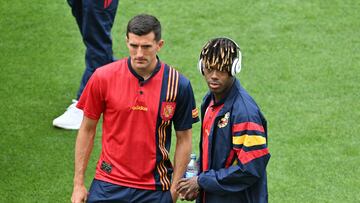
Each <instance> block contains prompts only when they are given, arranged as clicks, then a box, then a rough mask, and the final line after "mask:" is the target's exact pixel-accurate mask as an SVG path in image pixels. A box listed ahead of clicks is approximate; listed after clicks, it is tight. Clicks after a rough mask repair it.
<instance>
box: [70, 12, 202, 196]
mask: <svg viewBox="0 0 360 203" xmlns="http://www.w3.org/2000/svg"><path fill="white" fill-rule="evenodd" d="M126 44H127V47H128V49H129V53H130V57H128V58H124V59H121V60H119V61H116V62H113V63H110V64H108V65H105V66H103V67H101V68H99V69H97V70H96V71H95V73H94V74H93V75H92V77H91V78H90V80H89V82H88V84H87V85H86V87H85V89H84V92H83V94H82V95H81V97H80V100H79V103H78V104H77V107H78V108H80V109H82V110H83V111H84V119H83V121H82V124H81V127H80V130H79V133H78V137H77V140H76V149H75V175H74V189H73V194H72V202H74V203H75V202H76V203H77V202H82V201H84V200H87V201H88V202H106V201H112V202H173V201H176V199H177V194H176V188H175V184H174V183H176V182H177V181H178V180H179V179H180V178H181V177H182V176H183V174H184V172H185V168H186V165H187V162H188V161H189V159H188V157H189V155H190V152H191V138H192V132H191V128H192V124H193V123H194V122H197V121H198V113H197V110H196V105H195V100H194V95H193V91H192V87H191V84H190V81H189V80H188V79H186V78H185V77H184V76H182V75H181V74H179V73H178V72H177V71H176V70H175V69H173V68H171V67H170V66H168V65H167V64H165V63H163V62H161V61H160V60H159V58H158V57H157V53H158V51H160V49H161V48H162V47H163V45H164V41H163V40H162V39H161V25H160V22H159V21H158V20H157V19H156V18H155V17H154V16H151V15H146V14H142V15H138V16H135V17H134V18H133V19H131V20H130V21H129V23H128V26H127V33H126ZM101 115H103V125H102V151H101V155H100V158H99V161H98V164H97V168H96V174H95V178H94V180H93V182H92V185H91V187H90V190H89V195H88V194H87V190H86V187H85V185H84V179H85V178H84V174H85V170H86V167H87V163H88V160H89V157H90V153H91V151H92V147H93V142H94V137H95V132H96V125H97V122H98V120H99V118H100V116H101ZM172 124H174V129H175V131H176V138H177V139H176V149H175V156H174V165H172V163H171V162H170V159H169V150H170V146H171V128H172Z"/></svg>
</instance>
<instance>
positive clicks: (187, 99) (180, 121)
mask: <svg viewBox="0 0 360 203" xmlns="http://www.w3.org/2000/svg"><path fill="white" fill-rule="evenodd" d="M183 81H184V78H183ZM183 81H181V80H180V82H179V83H180V84H179V90H178V91H179V94H178V97H177V101H176V110H175V114H174V119H173V122H174V128H175V130H176V131H181V130H187V129H191V128H192V124H193V123H196V122H198V121H199V116H198V114H199V113H198V110H197V108H196V103H195V98H194V93H193V89H192V87H191V84H190V81H188V80H185V81H186V82H183Z"/></svg>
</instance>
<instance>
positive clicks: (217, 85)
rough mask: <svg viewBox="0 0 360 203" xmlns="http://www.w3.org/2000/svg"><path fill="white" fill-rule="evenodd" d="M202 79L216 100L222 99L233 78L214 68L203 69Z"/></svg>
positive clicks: (227, 73)
mask: <svg viewBox="0 0 360 203" xmlns="http://www.w3.org/2000/svg"><path fill="white" fill-rule="evenodd" d="M203 71H204V77H205V80H206V82H207V84H208V87H209V89H210V91H211V92H212V93H213V94H214V95H215V97H217V98H218V99H222V97H223V96H225V93H226V92H227V90H228V89H230V87H231V85H232V83H233V77H232V76H230V75H229V72H227V71H220V70H218V69H215V68H210V69H208V68H204V69H203Z"/></svg>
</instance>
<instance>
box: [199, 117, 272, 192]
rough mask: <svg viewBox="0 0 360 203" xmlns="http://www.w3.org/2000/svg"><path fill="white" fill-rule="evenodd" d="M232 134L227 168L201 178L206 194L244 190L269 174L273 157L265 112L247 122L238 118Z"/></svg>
mask: <svg viewBox="0 0 360 203" xmlns="http://www.w3.org/2000/svg"><path fill="white" fill-rule="evenodd" d="M231 134H232V135H231V136H232V150H231V152H230V155H229V157H227V161H226V165H227V166H225V167H224V168H221V169H220V170H213V169H211V170H209V171H205V172H202V173H200V175H199V179H198V181H199V185H200V187H201V188H202V189H204V190H205V191H206V192H211V193H216V194H220V195H222V194H226V193H230V192H239V191H243V190H245V189H247V188H248V187H251V186H252V185H253V184H254V183H255V182H256V181H258V180H259V179H260V178H262V176H264V175H266V172H265V170H266V165H267V163H268V161H269V159H270V154H269V151H268V147H267V129H266V120H265V119H264V118H263V117H262V115H261V113H260V112H259V115H256V116H251V117H249V118H247V119H245V120H244V119H243V118H241V119H240V117H238V118H235V121H234V122H233V125H232V128H231Z"/></svg>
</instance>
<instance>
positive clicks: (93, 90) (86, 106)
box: [77, 71, 104, 120]
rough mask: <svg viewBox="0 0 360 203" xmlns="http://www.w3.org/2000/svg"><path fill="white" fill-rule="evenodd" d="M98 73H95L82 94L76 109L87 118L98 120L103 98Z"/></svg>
mask: <svg viewBox="0 0 360 203" xmlns="http://www.w3.org/2000/svg"><path fill="white" fill-rule="evenodd" d="M102 89H103V87H101V81H100V77H99V72H98V71H95V72H94V73H93V75H92V76H91V77H90V79H89V81H88V82H87V84H86V86H85V88H84V91H83V92H82V94H81V96H80V99H79V102H78V104H77V108H79V109H82V110H83V111H84V115H85V116H86V117H88V118H91V119H94V120H98V119H99V118H100V116H101V113H102V112H103V110H104V102H103V101H104V99H103V98H104V97H103V92H102Z"/></svg>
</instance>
